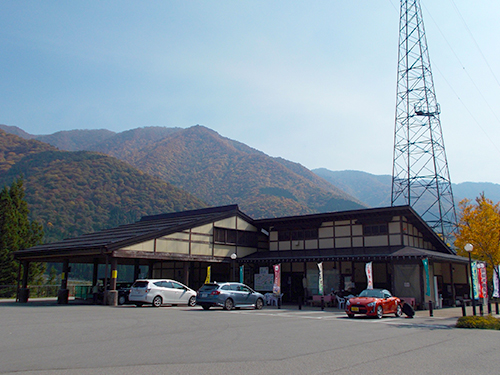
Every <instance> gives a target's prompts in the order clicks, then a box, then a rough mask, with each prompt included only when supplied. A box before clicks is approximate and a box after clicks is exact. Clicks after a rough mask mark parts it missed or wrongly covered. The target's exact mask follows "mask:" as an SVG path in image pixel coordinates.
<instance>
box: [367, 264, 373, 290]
mask: <svg viewBox="0 0 500 375" xmlns="http://www.w3.org/2000/svg"><path fill="white" fill-rule="evenodd" d="M365 272H366V281H367V284H368V285H367V286H366V289H373V268H372V262H368V263H366V265H365Z"/></svg>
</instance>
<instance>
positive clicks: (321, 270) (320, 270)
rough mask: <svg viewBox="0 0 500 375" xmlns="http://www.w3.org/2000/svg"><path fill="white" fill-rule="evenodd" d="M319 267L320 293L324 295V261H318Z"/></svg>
mask: <svg viewBox="0 0 500 375" xmlns="http://www.w3.org/2000/svg"><path fill="white" fill-rule="evenodd" d="M318 269H319V280H318V283H319V285H318V287H319V295H320V296H322V295H323V262H321V263H318Z"/></svg>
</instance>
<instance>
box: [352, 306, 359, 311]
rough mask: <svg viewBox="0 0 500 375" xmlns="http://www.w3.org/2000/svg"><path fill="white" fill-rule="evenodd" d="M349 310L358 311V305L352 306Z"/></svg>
mask: <svg viewBox="0 0 500 375" xmlns="http://www.w3.org/2000/svg"><path fill="white" fill-rule="evenodd" d="M351 311H359V307H356V306H353V307H351Z"/></svg>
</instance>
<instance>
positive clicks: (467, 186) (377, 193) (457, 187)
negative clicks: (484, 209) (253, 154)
mask: <svg viewBox="0 0 500 375" xmlns="http://www.w3.org/2000/svg"><path fill="white" fill-rule="evenodd" d="M312 172H314V173H316V174H317V175H318V176H320V177H322V178H324V179H325V180H326V181H328V182H330V183H331V184H333V185H335V186H338V187H339V188H341V189H342V190H344V191H345V192H347V193H348V194H350V195H352V196H353V197H355V198H357V199H359V200H360V201H361V202H364V203H366V204H367V205H369V206H370V207H383V206H389V205H390V204H391V189H392V177H391V176H390V175H373V174H370V173H366V172H361V171H330V170H328V169H325V168H319V169H313V170H312ZM451 185H452V186H451V188H452V190H453V198H454V200H455V202H456V203H457V204H458V202H460V201H461V200H463V199H464V198H467V199H469V200H474V199H476V198H477V197H478V196H479V195H480V194H481V193H484V194H485V196H486V198H488V199H491V200H492V201H493V202H500V185H499V184H494V183H491V182H462V183H459V184H453V183H452V184H451Z"/></svg>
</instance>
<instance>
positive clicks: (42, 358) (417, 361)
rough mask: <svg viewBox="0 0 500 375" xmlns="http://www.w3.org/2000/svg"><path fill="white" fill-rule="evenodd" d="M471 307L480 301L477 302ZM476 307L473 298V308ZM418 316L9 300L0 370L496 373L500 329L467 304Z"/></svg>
mask: <svg viewBox="0 0 500 375" xmlns="http://www.w3.org/2000/svg"><path fill="white" fill-rule="evenodd" d="M470 311H471V310H470ZM467 312H468V313H469V308H468V311H467ZM433 315H434V316H433V317H430V316H429V311H425V310H424V311H417V312H416V315H415V317H414V318H413V319H405V318H397V317H395V316H394V315H391V316H389V315H388V316H384V318H383V319H372V318H365V317H357V318H355V319H349V318H347V316H346V314H345V313H344V312H343V311H341V310H338V309H336V308H331V307H326V308H325V309H324V310H321V309H320V308H319V307H310V306H304V307H303V308H302V309H301V310H299V309H298V306H296V305H284V306H282V307H281V308H277V307H276V306H267V307H266V308H264V309H263V310H254V309H240V310H233V311H223V310H222V309H216V308H213V309H210V310H208V311H205V310H203V309H201V308H200V307H187V306H177V307H169V306H165V307H160V308H154V307H151V306H144V307H141V308H137V307H135V306H132V305H128V306H127V305H124V306H117V307H109V306H100V305H90V304H87V303H82V302H81V301H74V300H70V301H69V304H68V305H57V304H56V301H55V300H54V299H31V300H30V301H29V302H28V303H26V304H19V303H15V302H13V301H0V374H16V375H20V374H26V375H62V374H64V375H94V374H103V373H105V374H107V375H115V374H116V375H135V374H141V375H149V374H155V375H156V374H158V373H160V374H182V375H184V374H203V375H207V374H208V375H210V374H226V373H227V374H228V373H232V374H245V375H246V374H332V373H335V374H336V375H337V374H340V375H344V374H346V375H347V374H350V375H352V374H353V373H364V372H369V373H370V374H375V375H377V374H384V375H392V374H394V375H395V374H398V375H399V374H401V373H404V374H410V375H413V374H414V375H421V374H436V373H442V374H460V373H474V374H492V373H496V371H498V368H500V357H499V356H498V355H497V353H498V352H499V351H500V332H499V331H489V330H471V329H458V328H454V325H455V323H456V320H457V319H458V317H460V316H461V315H462V310H461V308H448V309H439V310H434V312H433Z"/></svg>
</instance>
